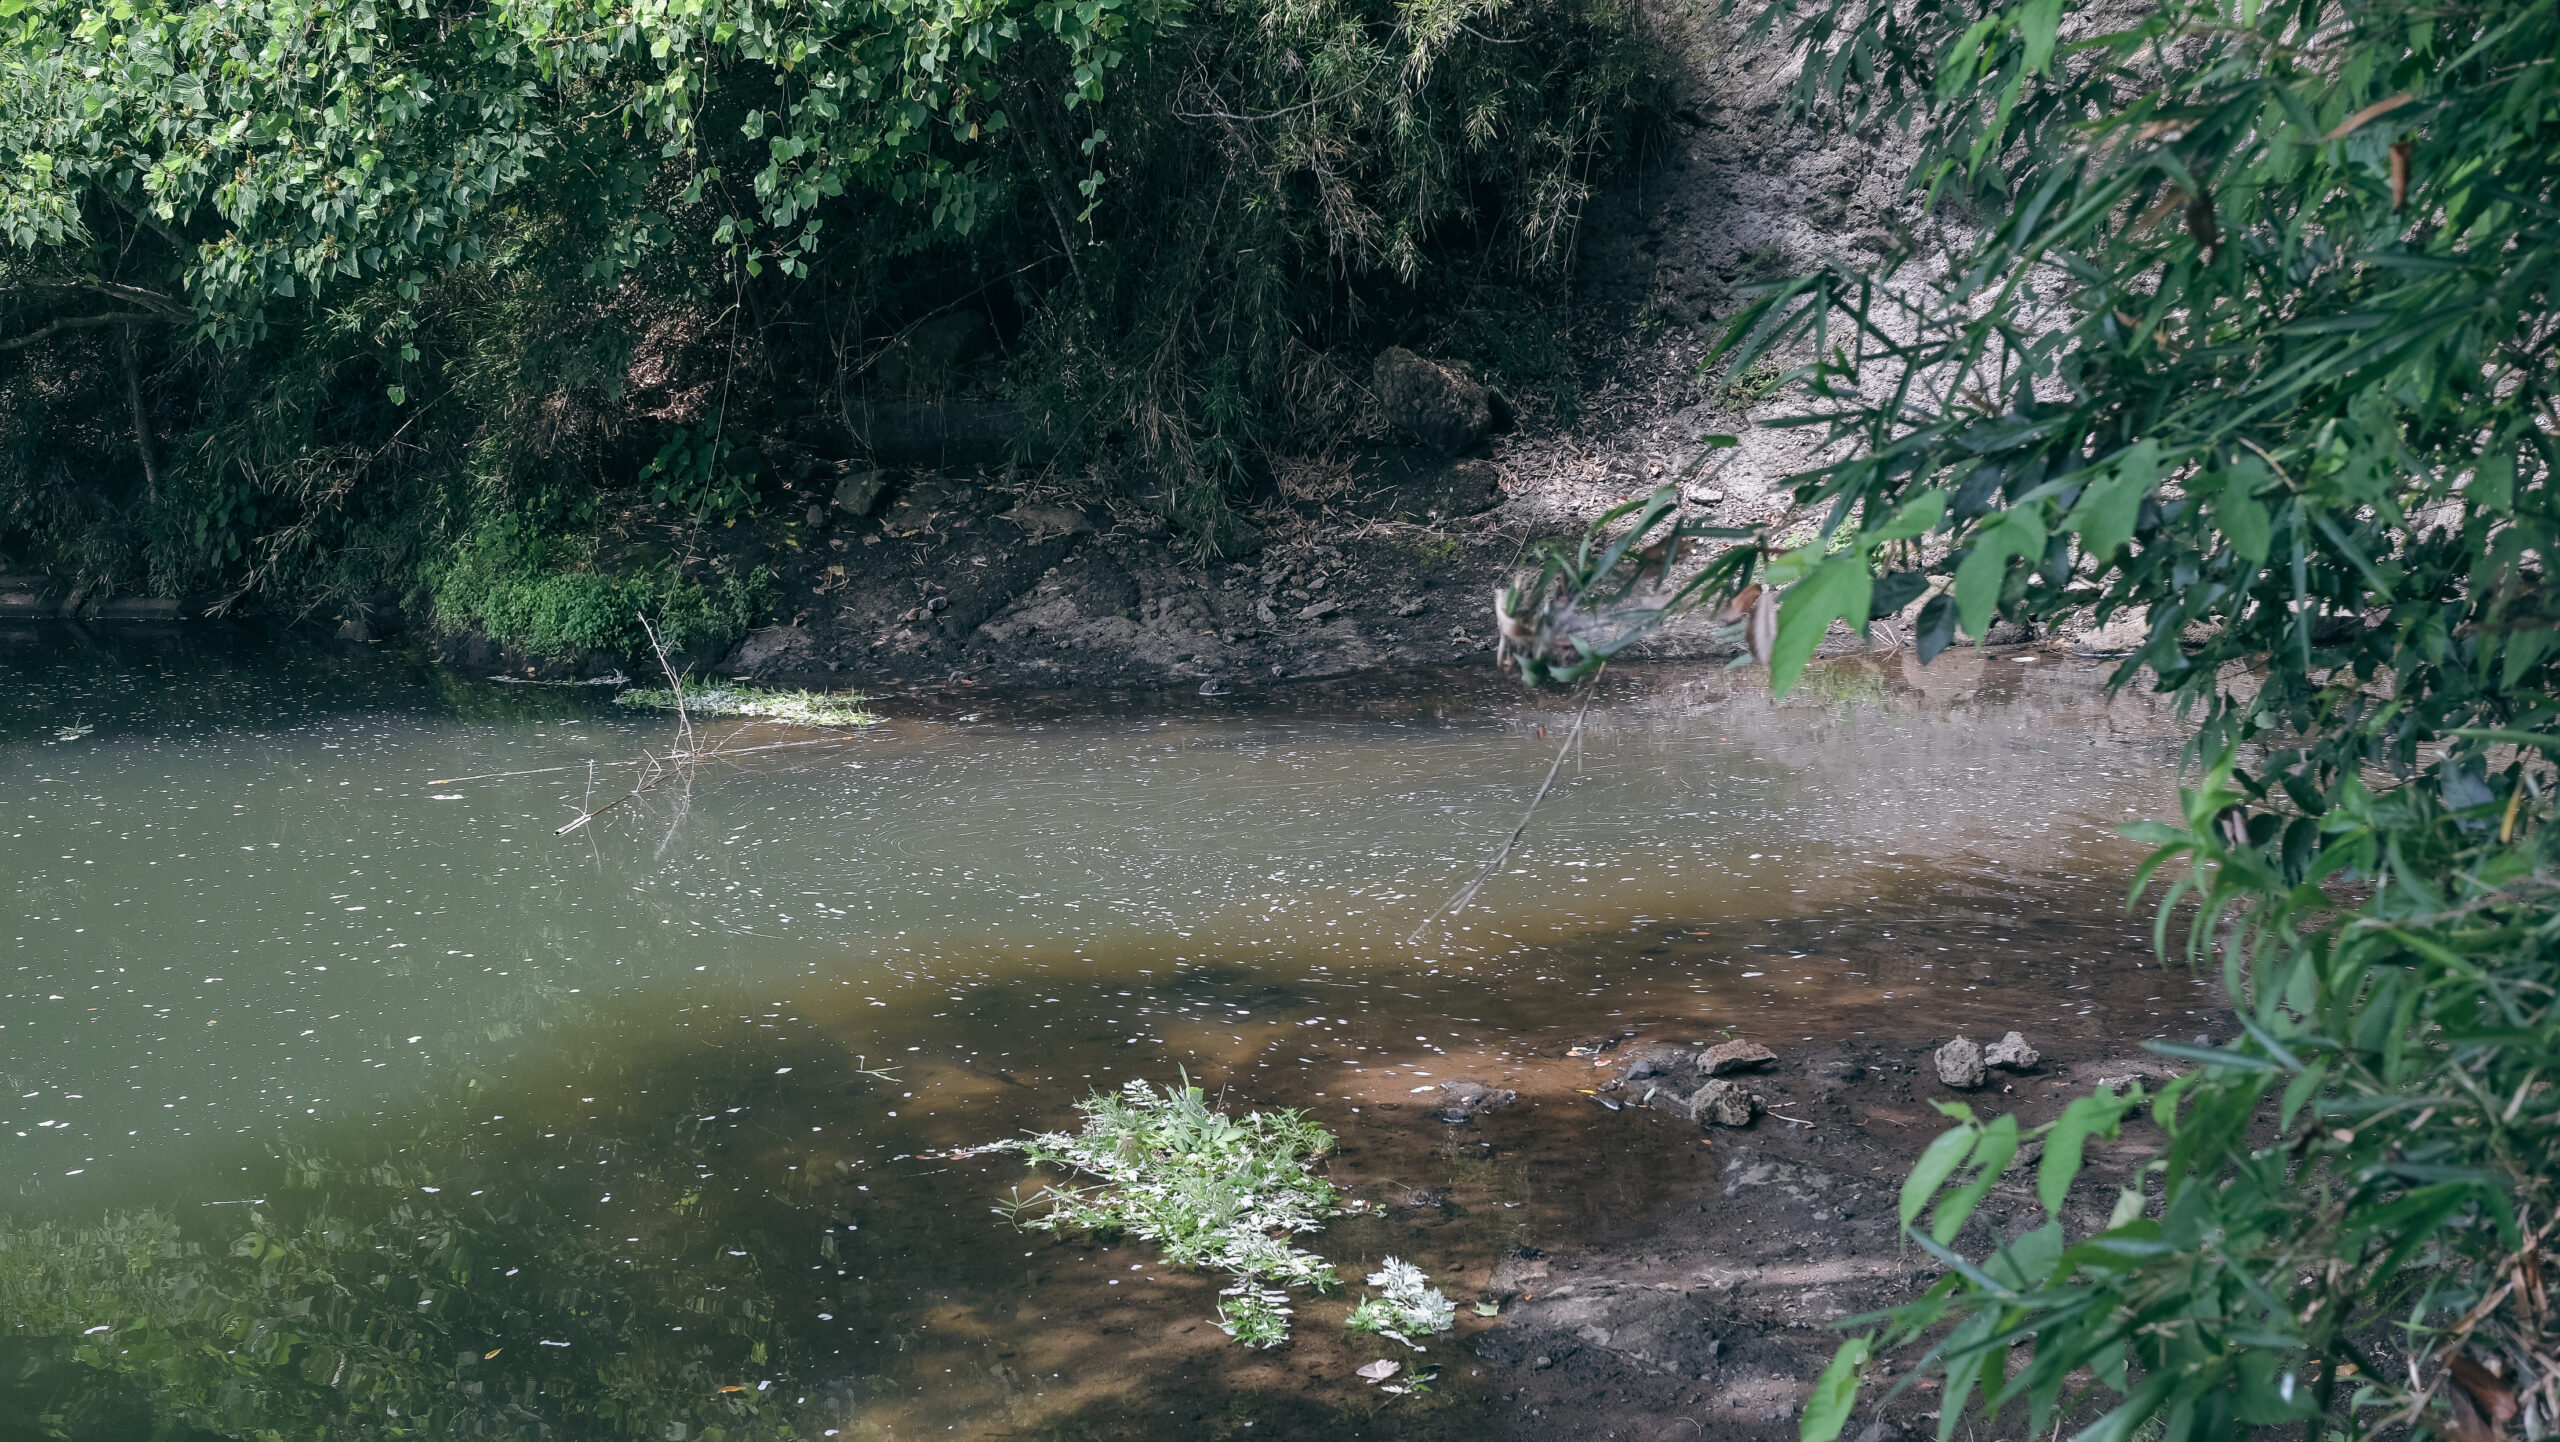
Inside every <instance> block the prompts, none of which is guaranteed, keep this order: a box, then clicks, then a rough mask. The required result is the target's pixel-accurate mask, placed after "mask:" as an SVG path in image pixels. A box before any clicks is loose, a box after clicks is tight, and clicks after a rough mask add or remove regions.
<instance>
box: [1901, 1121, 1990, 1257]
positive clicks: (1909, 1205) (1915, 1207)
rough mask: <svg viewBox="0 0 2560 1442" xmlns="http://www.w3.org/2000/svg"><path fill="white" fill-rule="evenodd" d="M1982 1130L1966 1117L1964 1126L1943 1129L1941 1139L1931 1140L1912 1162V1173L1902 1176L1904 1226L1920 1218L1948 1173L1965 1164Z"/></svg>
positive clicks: (1907, 1227) (1952, 1173) (1953, 1173)
mask: <svg viewBox="0 0 2560 1442" xmlns="http://www.w3.org/2000/svg"><path fill="white" fill-rule="evenodd" d="M1980 1131H1981V1128H1980V1127H1978V1126H1977V1125H1975V1124H1974V1123H1973V1122H1971V1121H1967V1122H1966V1123H1965V1124H1964V1125H1962V1126H1958V1127H1953V1128H1950V1129H1948V1130H1946V1131H1943V1132H1940V1133H1938V1139H1937V1140H1936V1141H1933V1142H1931V1143H1929V1149H1928V1150H1927V1151H1924V1152H1922V1153H1921V1154H1920V1160H1919V1161H1917V1162H1914V1163H1912V1165H1911V1173H1910V1175H1908V1176H1906V1177H1904V1178H1903V1179H1902V1225H1903V1227H1904V1229H1905V1230H1908V1229H1909V1228H1910V1226H1911V1224H1912V1223H1913V1222H1915V1221H1918V1220H1919V1219H1920V1213H1921V1211H1922V1210H1923V1209H1924V1208H1926V1207H1927V1206H1928V1205H1929V1199H1930V1198H1931V1197H1934V1196H1936V1195H1937V1194H1938V1188H1939V1187H1940V1186H1941V1185H1943V1184H1944V1183H1945V1182H1946V1180H1947V1178H1948V1177H1951V1176H1953V1175H1955V1170H1956V1168H1957V1167H1959V1166H1961V1165H1963V1163H1964V1159H1965V1154H1966V1153H1968V1152H1970V1151H1972V1150H1973V1141H1974V1137H1975V1136H1976V1135H1977V1134H1978V1133H1979V1132H1980Z"/></svg>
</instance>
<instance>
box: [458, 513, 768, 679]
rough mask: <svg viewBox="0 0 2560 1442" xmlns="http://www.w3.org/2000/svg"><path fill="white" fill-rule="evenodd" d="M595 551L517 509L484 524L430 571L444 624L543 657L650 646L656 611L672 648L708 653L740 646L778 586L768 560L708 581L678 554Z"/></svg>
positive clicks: (624, 652) (629, 652)
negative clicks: (681, 564)
mask: <svg viewBox="0 0 2560 1442" xmlns="http://www.w3.org/2000/svg"><path fill="white" fill-rule="evenodd" d="M595 551H596V547H595V543H594V542H593V540H592V539H588V538H581V537H570V538H565V539H564V538H562V537H560V536H556V535H546V534H545V533H544V532H543V531H542V530H541V529H540V528H538V527H536V526H534V525H533V524H531V523H529V522H526V521H524V520H521V519H519V518H517V517H513V516H505V517H500V518H499V519H497V520H496V521H493V522H491V523H488V524H484V525H483V526H481V527H480V528H479V529H478V530H476V531H474V532H473V533H472V534H471V536H470V537H469V538H468V539H467V540H465V541H464V542H463V543H462V545H461V546H459V547H458V548H456V550H455V552H454V555H453V557H452V559H451V560H449V561H447V562H445V563H443V564H442V565H439V566H436V567H433V568H431V569H430V570H429V571H428V572H427V575H426V581H425V585H424V590H425V592H426V594H427V596H428V597H429V600H430V605H431V608H432V611H433V614H434V618H435V624H436V625H437V626H438V627H439V628H440V629H442V630H445V631H447V632H461V631H472V630H476V631H478V632H480V633H481V634H482V635H485V636H487V637H488V638H489V639H490V640H492V641H495V642H497V643H499V644H500V645H502V646H508V647H512V648H514V649H516V650H519V651H524V652H528V653H532V654H536V655H546V656H571V655H577V654H579V653H581V652H591V651H601V652H605V653H607V654H610V655H615V656H636V655H644V654H646V653H647V651H648V647H649V638H648V636H647V635H646V633H645V632H644V631H643V630H642V628H641V625H640V618H641V617H642V616H647V617H648V618H649V620H650V622H651V623H652V624H653V625H655V626H656V627H657V628H658V634H659V636H660V637H661V638H663V639H664V640H665V641H666V643H667V644H668V646H670V647H671V648H673V649H675V650H678V651H683V652H688V653H692V654H695V655H703V654H710V653H716V652H720V651H725V650H727V649H728V648H729V647H731V646H733V645H735V644H737V641H738V638H739V637H741V636H744V635H745V634H746V633H747V627H748V626H750V625H751V624H753V623H754V621H755V619H756V613H757V612H758V611H759V610H760V609H761V608H762V607H763V605H764V603H765V597H766V594H767V592H768V591H769V589H770V587H771V585H772V579H773V577H772V573H771V572H770V571H769V570H767V569H765V568H764V567H761V566H759V567H755V568H753V569H751V570H749V571H747V572H745V573H743V574H739V573H731V574H727V575H721V576H717V577H714V578H713V579H712V580H711V581H710V582H709V583H708V584H706V583H704V582H702V581H698V580H695V579H694V578H692V577H691V576H688V575H685V574H684V573H683V572H682V571H681V570H680V569H679V568H678V567H677V566H676V565H675V563H673V562H671V561H663V560H652V559H645V558H643V559H634V560H627V561H624V562H621V563H619V564H611V563H605V562H601V561H599V560H598V559H597V557H596V554H595Z"/></svg>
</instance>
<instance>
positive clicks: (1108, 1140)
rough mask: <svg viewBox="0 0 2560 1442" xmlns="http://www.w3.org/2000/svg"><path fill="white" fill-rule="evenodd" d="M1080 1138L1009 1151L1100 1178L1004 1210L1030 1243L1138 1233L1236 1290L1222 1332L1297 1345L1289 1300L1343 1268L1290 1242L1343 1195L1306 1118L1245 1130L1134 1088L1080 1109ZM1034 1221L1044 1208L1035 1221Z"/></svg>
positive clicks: (1254, 1343)
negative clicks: (1061, 1236)
mask: <svg viewBox="0 0 2560 1442" xmlns="http://www.w3.org/2000/svg"><path fill="white" fill-rule="evenodd" d="M1076 1110H1078V1111H1080V1112H1083V1113H1084V1116H1085V1121H1084V1126H1083V1128H1082V1130H1080V1131H1078V1132H1077V1133H1075V1134H1074V1135H1072V1136H1070V1135H1068V1134H1066V1133H1064V1132H1044V1133H1042V1134H1040V1135H1038V1136H1035V1137H1032V1138H1030V1139H1028V1140H1026V1141H1020V1142H999V1143H997V1144H995V1145H996V1148H1000V1149H1003V1150H1009V1151H1019V1152H1021V1153H1022V1154H1023V1155H1024V1156H1025V1157H1027V1158H1028V1159H1030V1161H1031V1162H1032V1163H1033V1164H1035V1165H1049V1166H1060V1167H1065V1168H1068V1169H1069V1170H1071V1171H1074V1172H1079V1173H1082V1174H1083V1175H1085V1176H1088V1177H1093V1178H1096V1179H1097V1181H1096V1183H1095V1184H1094V1185H1092V1186H1081V1187H1077V1186H1059V1185H1056V1184H1051V1185H1048V1186H1044V1187H1042V1188H1041V1189H1040V1190H1039V1191H1037V1192H1035V1193H1033V1194H1032V1195H1030V1196H1028V1197H1024V1196H1019V1195H1017V1196H1016V1197H1015V1198H1014V1199H1013V1201H1012V1202H1011V1203H1010V1204H1008V1205H1006V1206H1004V1207H1001V1208H998V1210H999V1211H1001V1212H1003V1213H1004V1214H1005V1215H1007V1216H1009V1217H1011V1218H1012V1219H1013V1220H1014V1222H1015V1224H1016V1225H1019V1226H1021V1227H1023V1228H1025V1229H1027V1230H1030V1231H1039V1232H1053V1231H1058V1230H1060V1229H1062V1228H1066V1229H1073V1230H1077V1231H1085V1232H1096V1233H1103V1234H1110V1235H1116V1234H1119V1233H1123V1232H1125V1233H1127V1234H1129V1235H1131V1236H1134V1237H1137V1238H1139V1239H1140V1240H1142V1241H1149V1242H1154V1243H1156V1244H1158V1245H1159V1246H1161V1247H1163V1248H1164V1254H1165V1260H1167V1261H1169V1262H1171V1263H1173V1264H1174V1265H1175V1266H1177V1267H1204V1268H1213V1269H1216V1270H1219V1271H1224V1272H1226V1273H1228V1274H1230V1275H1231V1276H1233V1277H1234V1278H1235V1282H1234V1285H1232V1286H1230V1287H1229V1288H1228V1289H1227V1290H1226V1291H1225V1292H1224V1293H1222V1294H1221V1295H1222V1296H1224V1297H1226V1298H1227V1300H1226V1301H1224V1302H1221V1303H1220V1304H1219V1307H1218V1315H1219V1319H1220V1326H1221V1327H1222V1328H1223V1329H1224V1330H1225V1331H1226V1332H1227V1334H1228V1335H1229V1336H1232V1337H1234V1338H1235V1339H1236V1340H1237V1341H1239V1342H1242V1343H1244V1344H1245V1345H1247V1346H1250V1347H1269V1346H1275V1345H1277V1344H1278V1343H1280V1342H1281V1341H1284V1340H1286V1338H1287V1337H1288V1321H1287V1318H1288V1315H1289V1309H1288V1307H1287V1305H1286V1299H1287V1296H1288V1292H1287V1289H1288V1288H1291V1287H1314V1288H1315V1289H1317V1290H1318V1291H1329V1290H1331V1289H1332V1288H1333V1286H1334V1284H1335V1281H1336V1278H1335V1275H1334V1270H1333V1264H1332V1263H1330V1262H1327V1261H1326V1260H1324V1259H1323V1258H1322V1257H1319V1256H1317V1255H1316V1254H1315V1253H1313V1252H1310V1251H1307V1250H1305V1249H1303V1248H1300V1247H1297V1246H1293V1245H1291V1244H1290V1242H1289V1240H1288V1239H1289V1238H1291V1237H1294V1236H1299V1235H1302V1234H1305V1233H1310V1232H1315V1231H1319V1230H1322V1228H1323V1226H1324V1222H1325V1219H1326V1218H1328V1217H1332V1216H1334V1215H1336V1214H1337V1213H1339V1212H1340V1211H1341V1210H1342V1207H1341V1198H1340V1196H1339V1195H1338V1194H1337V1193H1336V1192H1335V1191H1334V1189H1333V1184H1332V1183H1330V1182H1327V1181H1326V1180H1324V1179H1323V1178H1322V1177H1319V1176H1317V1175H1316V1174H1315V1172H1314V1171H1313V1169H1312V1168H1313V1164H1314V1163H1315V1161H1316V1159H1317V1158H1319V1157H1322V1156H1323V1155H1324V1154H1325V1153H1326V1152H1329V1151H1331V1150H1333V1134H1332V1133H1330V1132H1327V1131H1326V1130H1324V1129H1323V1128H1322V1127H1319V1126H1317V1125H1315V1124H1314V1123H1313V1122H1310V1121H1308V1120H1307V1119H1306V1117H1305V1115H1304V1114H1303V1113H1300V1112H1296V1111H1280V1112H1271V1113H1263V1112H1254V1113H1251V1114H1249V1115H1248V1116H1246V1117H1245V1118H1244V1120H1242V1121H1241V1122H1239V1121H1237V1120H1235V1119H1234V1118H1232V1117H1229V1116H1228V1115H1226V1114H1225V1113H1224V1112H1220V1111H1215V1110H1212V1109H1211V1108H1210V1106H1209V1104H1208V1101H1207V1099H1206V1098H1205V1097H1204V1096H1202V1094H1201V1092H1200V1089H1199V1088H1198V1087H1194V1086H1188V1085H1185V1086H1179V1087H1167V1088H1165V1089H1164V1090H1163V1091H1161V1092H1159V1091H1157V1090H1156V1089H1155V1088H1153V1087H1150V1086H1149V1085H1147V1083H1145V1082H1143V1081H1132V1082H1130V1083H1129V1084H1128V1085H1127V1086H1125V1087H1123V1088H1121V1090H1119V1091H1118V1092H1116V1093H1115V1092H1097V1093H1095V1094H1094V1095H1093V1096H1092V1097H1091V1098H1089V1099H1087V1100H1085V1101H1081V1102H1078V1103H1076ZM1033 1208H1045V1209H1046V1210H1044V1211H1041V1212H1039V1213H1038V1214H1037V1215H1029V1213H1030V1212H1031V1210H1032V1209H1033Z"/></svg>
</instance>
